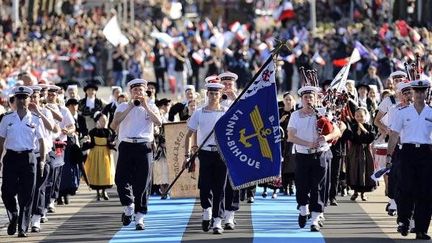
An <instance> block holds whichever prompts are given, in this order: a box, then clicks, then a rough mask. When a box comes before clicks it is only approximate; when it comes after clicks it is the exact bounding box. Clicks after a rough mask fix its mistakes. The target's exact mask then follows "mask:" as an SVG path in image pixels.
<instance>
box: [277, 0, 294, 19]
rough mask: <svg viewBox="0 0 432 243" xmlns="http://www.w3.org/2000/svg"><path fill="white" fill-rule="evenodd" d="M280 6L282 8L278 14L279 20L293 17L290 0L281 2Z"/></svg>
mask: <svg viewBox="0 0 432 243" xmlns="http://www.w3.org/2000/svg"><path fill="white" fill-rule="evenodd" d="M281 8H282V11H281V14H280V15H279V20H280V21H284V20H290V19H294V18H295V12H294V7H293V5H292V3H291V1H288V0H285V1H284V2H283V3H282V6H281Z"/></svg>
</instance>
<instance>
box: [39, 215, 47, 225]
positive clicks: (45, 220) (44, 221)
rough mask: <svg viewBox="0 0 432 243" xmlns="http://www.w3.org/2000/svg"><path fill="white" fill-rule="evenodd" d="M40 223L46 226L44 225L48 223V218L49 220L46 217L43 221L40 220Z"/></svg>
mask: <svg viewBox="0 0 432 243" xmlns="http://www.w3.org/2000/svg"><path fill="white" fill-rule="evenodd" d="M40 222H41V223H42V224H44V223H46V222H48V218H47V217H46V216H45V217H42V218H41V220H40Z"/></svg>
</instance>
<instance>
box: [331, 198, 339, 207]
mask: <svg viewBox="0 0 432 243" xmlns="http://www.w3.org/2000/svg"><path fill="white" fill-rule="evenodd" d="M330 205H331V206H337V205H338V203H337V201H336V199H335V198H333V199H331V200H330Z"/></svg>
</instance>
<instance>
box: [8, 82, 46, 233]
mask: <svg viewBox="0 0 432 243" xmlns="http://www.w3.org/2000/svg"><path fill="white" fill-rule="evenodd" d="M12 92H13V94H14V96H15V99H16V100H15V104H16V108H17V109H16V111H14V112H9V113H7V114H6V115H5V116H4V117H3V119H2V121H1V122H0V154H3V151H4V150H6V154H5V156H4V157H3V161H2V164H3V184H2V188H1V192H2V199H3V203H4V205H5V208H6V210H7V213H8V216H9V220H10V223H9V226H8V229H7V233H8V235H14V234H15V233H16V230H17V224H18V237H27V231H28V227H29V224H30V215H31V205H32V198H33V194H34V191H35V186H36V175H37V174H38V175H43V170H44V167H45V153H46V151H45V142H44V136H43V131H42V130H43V122H42V120H41V119H40V117H39V116H36V115H35V114H32V113H31V112H30V111H29V108H28V106H29V102H30V99H29V97H30V95H32V93H33V91H32V89H31V88H29V87H24V86H19V87H15V88H14V89H13V91H12ZM36 143H39V152H40V164H39V167H37V166H36V165H37V162H36V156H35V154H34V153H33V152H34V150H35V149H36ZM37 170H39V172H38V173H37V172H36V171H37ZM16 195H18V202H17V199H16V198H15V196H16ZM17 204H18V205H19V211H18V207H17V206H18V205H17Z"/></svg>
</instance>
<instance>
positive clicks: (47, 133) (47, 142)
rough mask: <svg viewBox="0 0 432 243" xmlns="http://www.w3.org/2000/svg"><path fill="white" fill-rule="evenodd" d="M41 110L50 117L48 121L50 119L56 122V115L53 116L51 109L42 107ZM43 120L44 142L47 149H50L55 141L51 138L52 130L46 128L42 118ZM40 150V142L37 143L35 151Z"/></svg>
mask: <svg viewBox="0 0 432 243" xmlns="http://www.w3.org/2000/svg"><path fill="white" fill-rule="evenodd" d="M40 111H41V112H42V114H43V115H44V116H45V117H46V118H47V119H48V121H50V122H51V123H54V117H53V115H52V113H51V111H50V110H48V109H47V108H45V107H43V108H40ZM41 122H42V132H43V137H44V142H45V151H50V150H51V148H52V146H53V141H52V139H51V137H52V135H51V133H52V132H51V131H49V130H48V129H46V128H45V125H44V124H43V121H42V119H41ZM39 151H40V148H39V143H36V149H35V152H39Z"/></svg>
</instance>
